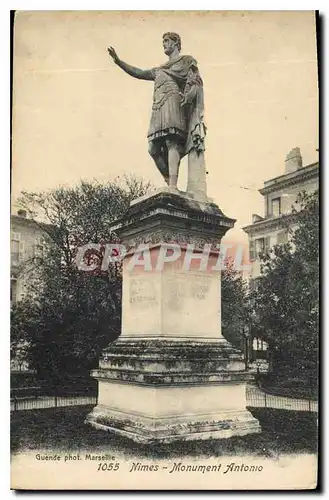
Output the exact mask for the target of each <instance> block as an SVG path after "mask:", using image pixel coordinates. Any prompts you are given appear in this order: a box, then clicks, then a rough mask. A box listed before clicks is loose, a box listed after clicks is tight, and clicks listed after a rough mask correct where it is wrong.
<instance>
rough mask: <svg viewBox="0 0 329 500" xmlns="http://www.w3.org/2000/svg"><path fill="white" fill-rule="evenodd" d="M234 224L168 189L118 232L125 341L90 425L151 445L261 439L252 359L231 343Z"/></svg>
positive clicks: (108, 369)
mask: <svg viewBox="0 0 329 500" xmlns="http://www.w3.org/2000/svg"><path fill="white" fill-rule="evenodd" d="M233 225H234V220H233V219H229V218H228V217H226V216H225V215H224V214H223V213H222V212H221V210H220V209H219V208H218V207H217V206H216V205H215V204H213V203H211V202H210V201H197V200H195V199H193V198H191V197H189V196H188V195H186V193H181V192H178V191H171V190H169V189H167V190H164V189H163V190H161V191H159V192H156V193H154V194H153V195H151V196H145V197H143V198H140V199H138V200H136V201H135V202H133V203H132V205H131V207H130V209H129V211H128V213H127V214H125V216H124V217H123V219H122V220H120V221H118V224H117V225H116V228H115V230H116V231H117V234H118V235H119V236H120V238H121V240H122V242H123V244H124V245H125V246H126V248H127V250H128V253H127V254H126V256H125V258H124V262H123V300H122V309H123V310H122V333H121V336H120V337H119V339H118V340H117V341H115V342H113V343H112V344H111V345H110V346H109V347H107V348H106V349H105V350H104V351H103V353H102V355H101V359H100V363H99V368H98V369H97V370H94V371H93V373H92V375H93V376H94V377H95V378H96V379H97V380H98V387H99V394H98V405H97V406H96V407H95V408H94V409H93V411H92V412H91V413H90V414H89V415H88V416H87V418H86V421H87V422H88V423H90V424H92V425H93V426H94V427H96V428H100V429H104V430H108V431H113V432H116V433H118V434H121V435H124V436H127V437H130V438H131V439H133V440H135V441H138V442H142V443H152V442H171V441H176V440H190V439H209V438H211V439H220V438H226V437H231V436H235V435H244V434H249V433H253V432H259V431H260V427H259V424H258V421H257V420H256V419H255V418H253V416H252V415H251V414H250V413H249V412H248V411H247V410H246V390H245V388H246V383H247V382H248V381H250V380H252V379H253V376H254V374H253V373H250V372H246V371H245V365H244V360H243V355H242V353H241V352H240V351H238V350H237V349H235V348H233V347H232V346H231V345H230V344H229V343H228V342H227V341H226V340H225V339H224V338H223V336H222V334H221V319H220V308H221V295H220V269H221V264H220V260H219V251H218V249H217V248H216V245H219V243H220V240H221V238H222V236H223V235H224V234H225V232H226V231H227V230H228V229H229V228H231V227H233Z"/></svg>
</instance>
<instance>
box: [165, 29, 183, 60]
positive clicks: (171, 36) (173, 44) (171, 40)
mask: <svg viewBox="0 0 329 500" xmlns="http://www.w3.org/2000/svg"><path fill="white" fill-rule="evenodd" d="M162 43H163V48H164V52H165V54H166V55H167V56H170V54H172V53H173V52H174V50H175V48H177V50H178V52H180V49H181V39H180V36H179V35H178V34H177V33H172V32H168V33H164V35H163V37H162Z"/></svg>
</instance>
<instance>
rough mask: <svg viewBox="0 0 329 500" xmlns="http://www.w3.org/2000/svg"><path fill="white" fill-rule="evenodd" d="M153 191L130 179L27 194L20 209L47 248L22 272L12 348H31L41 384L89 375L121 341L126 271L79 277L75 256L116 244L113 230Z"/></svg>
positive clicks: (115, 268)
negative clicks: (85, 248) (86, 248)
mask: <svg viewBox="0 0 329 500" xmlns="http://www.w3.org/2000/svg"><path fill="white" fill-rule="evenodd" d="M149 187H150V186H149V184H147V183H145V182H143V181H142V180H140V179H137V178H135V177H125V178H124V179H123V180H121V179H116V180H115V182H109V183H106V184H101V183H99V182H96V181H94V182H85V181H82V182H80V184H79V185H78V186H76V187H74V188H64V187H60V188H57V189H53V190H51V191H49V192H45V193H28V192H24V193H22V196H21V198H20V200H19V205H20V206H21V207H22V208H24V209H25V210H27V211H28V212H29V214H30V216H32V217H34V218H35V220H37V219H36V217H37V216H38V218H39V219H41V220H42V222H40V223H39V224H40V225H41V227H42V229H43V231H44V234H45V238H46V243H47V244H46V246H45V248H44V249H43V252H41V253H39V252H38V255H37V256H35V257H33V258H32V259H30V260H29V261H27V262H26V265H25V268H24V269H23V271H22V272H23V274H24V279H25V282H26V283H27V288H28V293H27V294H26V298H25V299H24V300H23V301H21V302H19V303H17V304H16V306H15V307H13V309H12V328H11V330H12V346H13V348H14V345H15V343H16V344H17V343H19V342H22V340H26V341H27V342H28V343H29V346H30V347H29V361H30V363H31V366H32V367H33V368H35V369H36V370H37V372H38V375H39V377H40V378H43V379H46V380H52V381H54V383H55V382H56V383H58V380H59V379H61V378H62V377H64V376H65V375H67V374H69V373H75V374H77V373H83V374H86V373H87V372H88V371H89V369H90V368H92V367H95V366H96V363H97V360H98V356H99V352H100V351H101V349H102V348H104V347H105V346H106V345H107V344H108V343H109V342H110V341H111V340H114V339H115V338H117V337H118V335H119V333H120V329H121V325H120V318H121V266H120V264H111V265H110V266H109V268H108V270H106V271H105V272H104V271H103V272H100V271H99V269H98V270H97V271H96V272H93V273H88V272H85V271H80V270H79V269H78V268H77V265H76V253H77V249H78V247H80V246H82V245H85V244H88V243H100V242H104V243H111V242H115V241H116V239H115V234H114V233H113V231H112V229H111V224H112V223H113V222H114V221H115V220H116V219H118V218H120V217H121V216H122V214H123V213H124V212H125V211H126V209H127V208H128V206H129V203H130V201H131V200H132V199H134V198H136V197H138V196H141V195H143V194H145V192H146V191H147V189H148V188H149ZM103 251H104V247H103V248H102V249H101V251H100V253H102V252H103ZM93 257H96V259H97V257H101V255H98V256H97V255H96V256H95V255H94V256H93Z"/></svg>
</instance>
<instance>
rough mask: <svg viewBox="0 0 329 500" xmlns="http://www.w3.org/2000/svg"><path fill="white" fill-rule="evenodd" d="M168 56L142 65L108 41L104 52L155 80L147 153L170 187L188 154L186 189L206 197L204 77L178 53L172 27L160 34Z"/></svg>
mask: <svg viewBox="0 0 329 500" xmlns="http://www.w3.org/2000/svg"><path fill="white" fill-rule="evenodd" d="M163 48H164V52H165V54H166V55H167V56H168V61H167V62H166V63H164V64H162V65H161V66H159V67H156V68H153V69H147V70H142V69H139V68H136V67H134V66H131V65H130V64H127V63H125V62H124V61H122V60H121V59H120V58H119V56H118V55H117V53H116V51H115V50H114V48H113V47H109V48H108V52H109V54H110V56H111V57H112V59H113V61H114V62H115V64H117V65H118V66H119V67H120V68H121V69H123V70H124V71H125V72H126V73H128V74H129V75H131V76H133V77H135V78H138V79H140V80H154V94H153V106H152V115H151V121H150V127H149V131H148V136H147V137H148V141H149V153H150V155H151V157H152V158H153V160H154V162H155V164H156V166H157V168H158V170H159V171H160V173H161V174H162V176H163V178H164V180H165V182H166V183H167V184H168V186H169V187H170V188H173V189H177V180H178V173H179V165H180V161H181V159H182V158H183V157H184V156H185V155H188V183H187V191H188V193H190V194H191V195H193V196H195V197H198V196H199V197H200V196H201V197H202V198H205V197H206V181H205V174H206V172H205V162H204V149H205V145H204V140H205V135H206V127H205V125H204V121H203V115H204V105H203V82H202V79H201V77H200V74H199V71H198V67H197V62H196V60H195V59H194V58H193V57H191V56H183V55H180V50H181V39H180V36H179V35H178V34H177V33H165V34H164V35H163Z"/></svg>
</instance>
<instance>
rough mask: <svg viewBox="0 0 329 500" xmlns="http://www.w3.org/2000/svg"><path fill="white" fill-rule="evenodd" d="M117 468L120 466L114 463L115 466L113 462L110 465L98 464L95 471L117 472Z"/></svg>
mask: <svg viewBox="0 0 329 500" xmlns="http://www.w3.org/2000/svg"><path fill="white" fill-rule="evenodd" d="M119 467H120V465H119V464H118V462H116V463H115V464H114V463H113V462H111V463H99V464H98V467H97V470H113V471H115V470H119Z"/></svg>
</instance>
